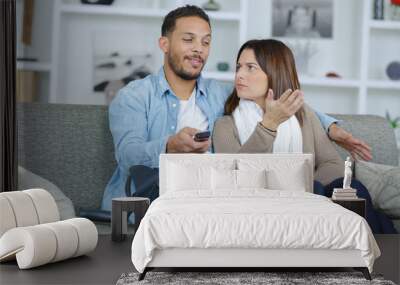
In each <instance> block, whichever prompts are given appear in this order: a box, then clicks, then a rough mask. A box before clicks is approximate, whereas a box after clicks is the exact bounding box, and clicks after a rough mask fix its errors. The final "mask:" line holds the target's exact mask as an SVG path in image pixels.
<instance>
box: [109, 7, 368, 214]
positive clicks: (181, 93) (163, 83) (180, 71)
mask: <svg viewBox="0 0 400 285" xmlns="http://www.w3.org/2000/svg"><path fill="white" fill-rule="evenodd" d="M161 34H162V36H161V38H160V39H159V47H160V49H161V50H162V52H163V53H164V66H163V68H161V69H160V71H159V72H158V74H156V75H150V76H148V77H146V78H144V79H141V80H136V81H133V82H130V83H129V84H128V85H127V86H125V87H124V88H123V89H121V90H120V91H119V94H118V95H117V97H116V98H115V99H114V100H113V102H112V103H111V105H110V109H109V118H110V128H111V132H112V135H113V139H114V145H115V157H116V160H117V162H118V166H117V169H116V170H115V172H114V174H113V176H112V178H111V180H110V181H109V183H108V185H107V188H106V191H105V193H104V197H103V203H102V208H103V210H110V209H111V199H112V198H113V197H120V196H125V190H124V187H125V183H126V179H127V177H128V173H129V168H130V167H131V166H133V165H145V166H148V167H151V168H158V164H159V155H160V153H165V152H167V153H188V152H194V153H203V152H205V151H207V150H208V149H209V148H210V147H211V140H210V139H209V140H207V141H204V142H196V141H195V140H194V139H193V136H194V135H195V134H196V133H197V132H199V131H204V130H210V131H211V132H212V130H213V125H214V122H215V121H216V119H217V118H219V117H221V116H222V115H223V109H224V103H225V100H226V98H227V97H228V96H229V94H230V93H231V91H232V86H231V85H227V84H222V83H220V82H217V81H216V80H206V79H203V78H202V77H201V76H200V74H201V71H202V69H203V67H204V65H205V63H206V61H207V58H208V54H209V51H210V43H211V26H210V21H209V18H208V16H207V14H206V13H205V12H204V11H203V10H202V9H200V8H198V7H196V6H189V5H188V6H185V7H180V8H177V9H175V10H173V11H171V12H170V13H168V15H167V16H166V17H165V19H164V22H163V24H162V28H161ZM300 93H301V91H299V90H297V91H294V92H293V96H297V97H298V98H301V97H302V96H299V94H300ZM291 96H292V95H291ZM293 104H296V100H294V102H293ZM290 107H291V106H288V109H291V112H293V114H294V113H295V112H296V111H297V110H298V108H297V109H294V108H290ZM318 115H319V117H320V120H321V123H322V124H323V125H324V127H325V129H328V134H329V136H330V137H331V139H332V140H334V141H336V142H337V143H338V144H340V145H341V146H342V147H344V148H346V149H347V150H349V151H350V152H352V154H357V155H360V156H361V157H363V158H366V159H368V158H370V149H369V147H368V146H367V145H366V144H365V143H363V142H362V141H360V140H357V139H354V138H352V136H351V134H349V133H347V132H345V131H344V130H343V129H341V128H339V127H338V126H337V125H336V124H334V122H335V121H336V120H335V119H334V118H331V117H329V116H326V115H324V114H318ZM132 186H133V185H132ZM131 189H132V191H131V193H134V192H135V189H134V188H133V187H132V188H131Z"/></svg>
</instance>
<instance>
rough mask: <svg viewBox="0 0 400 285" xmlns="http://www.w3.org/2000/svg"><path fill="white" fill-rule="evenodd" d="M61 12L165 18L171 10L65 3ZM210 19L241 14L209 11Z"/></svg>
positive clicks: (230, 19)
mask: <svg viewBox="0 0 400 285" xmlns="http://www.w3.org/2000/svg"><path fill="white" fill-rule="evenodd" d="M61 12H63V13H67V14H85V15H110V16H136V17H153V18H163V17H164V16H165V15H167V14H168V12H169V10H163V9H149V8H132V7H122V6H112V7H110V6H100V5H99V6H96V5H79V4H64V5H62V6H61ZM207 14H208V15H209V17H210V19H213V20H222V21H239V20H240V18H241V15H240V14H239V13H235V12H208V13H207Z"/></svg>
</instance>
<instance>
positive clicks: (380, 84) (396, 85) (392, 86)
mask: <svg viewBox="0 0 400 285" xmlns="http://www.w3.org/2000/svg"><path fill="white" fill-rule="evenodd" d="M367 86H368V88H371V89H384V90H400V81H390V80H369V81H368V82H367Z"/></svg>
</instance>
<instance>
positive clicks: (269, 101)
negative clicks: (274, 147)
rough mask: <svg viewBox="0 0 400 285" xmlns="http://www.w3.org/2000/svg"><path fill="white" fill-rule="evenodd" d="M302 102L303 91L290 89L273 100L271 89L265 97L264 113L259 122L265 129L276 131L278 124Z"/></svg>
mask: <svg viewBox="0 0 400 285" xmlns="http://www.w3.org/2000/svg"><path fill="white" fill-rule="evenodd" d="M303 104H304V96H303V92H302V91H300V90H298V89H297V90H295V91H294V92H292V90H291V89H288V90H286V91H285V93H283V94H282V96H281V97H280V98H279V99H278V100H274V93H273V91H272V89H269V90H268V95H267V97H266V98H265V113H264V118H263V120H262V122H261V124H262V125H263V126H264V127H266V128H267V129H270V130H273V131H276V129H277V128H278V126H279V125H280V124H281V123H283V122H284V121H286V120H287V119H289V118H290V117H291V116H293V115H294V114H295V113H296V112H297V111H298V110H299V109H300V108H301V107H302V106H303Z"/></svg>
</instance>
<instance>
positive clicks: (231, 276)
mask: <svg viewBox="0 0 400 285" xmlns="http://www.w3.org/2000/svg"><path fill="white" fill-rule="evenodd" d="M138 276H139V273H126V274H122V275H121V277H120V278H119V279H118V281H117V285H134V284H135V285H136V284H138V285H139V284H140V285H145V284H157V285H163V284H172V285H178V284H179V285H186V284H213V285H218V284H221V285H232V284H237V285H239V284H240V285H246V284H268V285H269V284H271V285H272V284H273V285H275V284H279V285H281V284H284V285H292V284H293V285H294V284H296V285H297V284H321V285H322V284H324V285H325V284H328V285H336V284H337V285H347V284H348V285H350V284H352V285H353V284H356V285H358V284H369V285H370V284H374V285H375V284H379V285H395V283H393V282H392V281H388V280H384V279H383V277H382V276H380V275H372V278H373V279H372V281H368V280H366V279H365V278H364V276H363V275H362V273H360V272H148V273H147V274H146V277H145V279H144V280H142V281H138Z"/></svg>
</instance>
